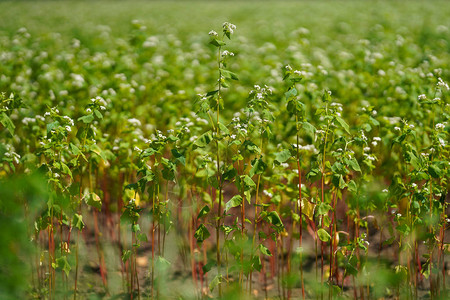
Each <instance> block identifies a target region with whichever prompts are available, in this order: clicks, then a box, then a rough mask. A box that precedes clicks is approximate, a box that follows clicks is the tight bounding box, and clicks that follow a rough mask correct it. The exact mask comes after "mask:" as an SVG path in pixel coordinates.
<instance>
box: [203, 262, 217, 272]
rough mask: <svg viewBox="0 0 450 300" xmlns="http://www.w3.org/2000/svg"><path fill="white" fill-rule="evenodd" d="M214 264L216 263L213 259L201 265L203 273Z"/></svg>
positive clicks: (209, 269)
mask: <svg viewBox="0 0 450 300" xmlns="http://www.w3.org/2000/svg"><path fill="white" fill-rule="evenodd" d="M215 265H216V262H215V261H209V262H208V263H207V264H206V265H204V266H203V267H202V270H203V273H208V272H209V271H211V269H212V267H214V266H215Z"/></svg>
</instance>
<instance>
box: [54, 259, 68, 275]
mask: <svg viewBox="0 0 450 300" xmlns="http://www.w3.org/2000/svg"><path fill="white" fill-rule="evenodd" d="M56 266H57V267H58V269H61V270H63V271H64V273H66V276H69V272H70V270H71V269H72V267H71V266H70V264H69V262H68V261H67V256H62V257H60V258H57V259H56Z"/></svg>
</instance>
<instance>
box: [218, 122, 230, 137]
mask: <svg viewBox="0 0 450 300" xmlns="http://www.w3.org/2000/svg"><path fill="white" fill-rule="evenodd" d="M219 129H220V132H222V133H223V134H230V131H229V130H228V128H227V126H225V125H223V124H222V123H221V122H219Z"/></svg>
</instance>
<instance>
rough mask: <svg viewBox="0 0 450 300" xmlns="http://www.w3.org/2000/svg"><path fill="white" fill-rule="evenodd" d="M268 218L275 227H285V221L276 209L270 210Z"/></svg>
mask: <svg viewBox="0 0 450 300" xmlns="http://www.w3.org/2000/svg"><path fill="white" fill-rule="evenodd" d="M266 218H267V220H268V222H269V223H270V224H272V225H274V226H275V227H284V225H283V221H281V218H280V216H279V215H278V213H277V212H276V211H271V212H269V213H268V214H267V217H266Z"/></svg>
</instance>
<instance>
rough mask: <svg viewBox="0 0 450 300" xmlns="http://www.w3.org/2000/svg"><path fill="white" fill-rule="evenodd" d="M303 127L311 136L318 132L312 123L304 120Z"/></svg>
mask: <svg viewBox="0 0 450 300" xmlns="http://www.w3.org/2000/svg"><path fill="white" fill-rule="evenodd" d="M301 124H302V128H303V129H304V130H305V131H306V133H307V134H309V135H311V136H315V134H316V127H314V126H313V125H312V124H311V123H308V122H302V123H301Z"/></svg>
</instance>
